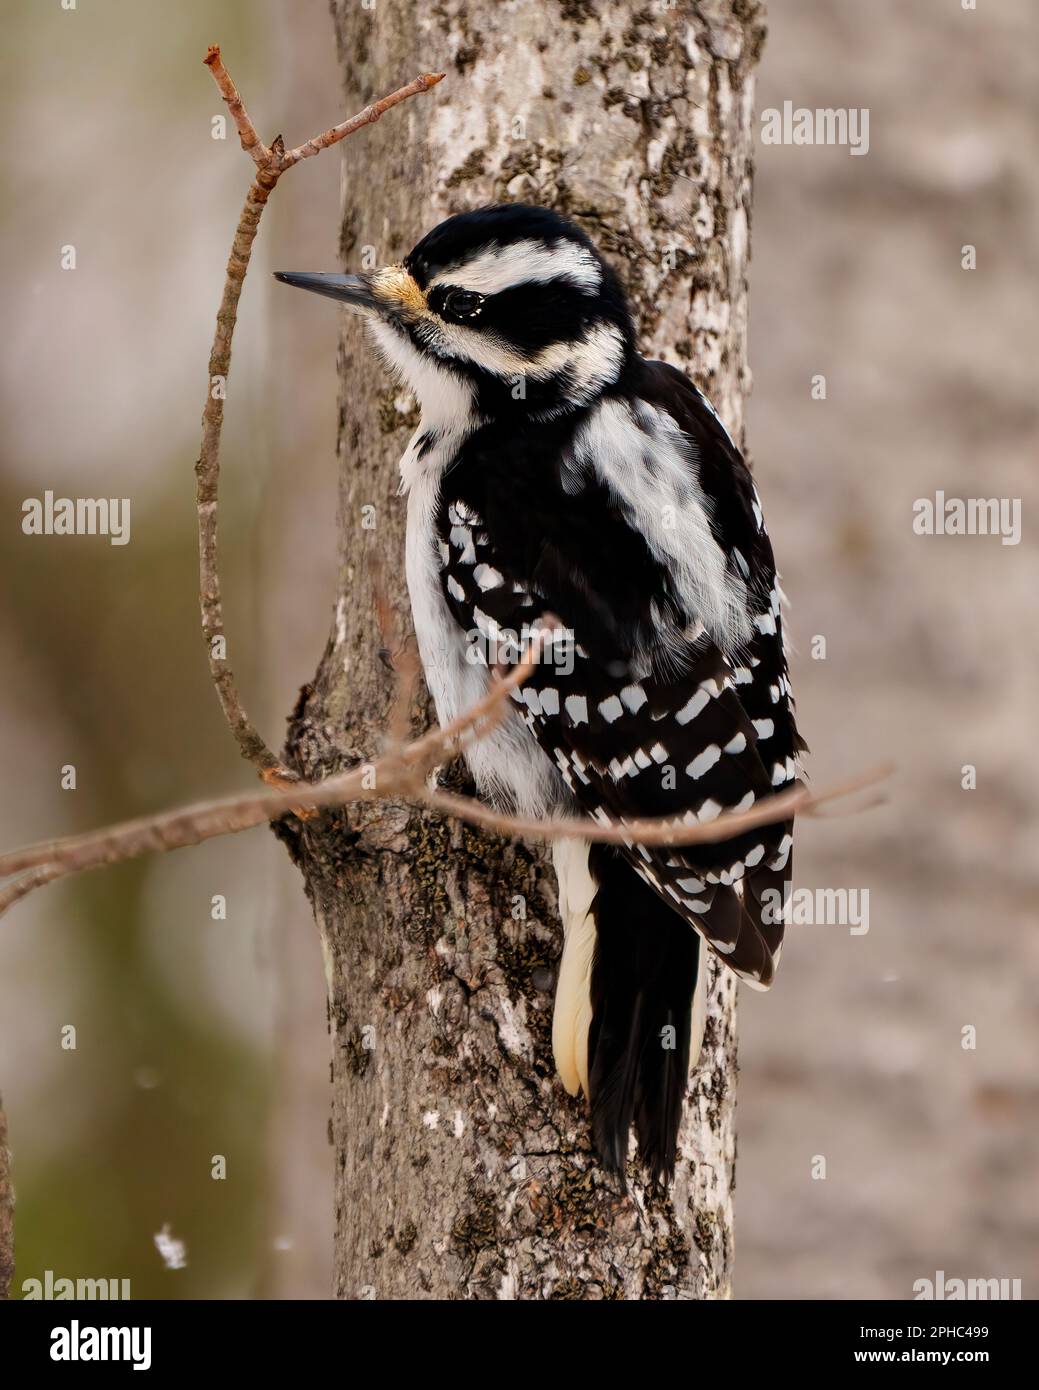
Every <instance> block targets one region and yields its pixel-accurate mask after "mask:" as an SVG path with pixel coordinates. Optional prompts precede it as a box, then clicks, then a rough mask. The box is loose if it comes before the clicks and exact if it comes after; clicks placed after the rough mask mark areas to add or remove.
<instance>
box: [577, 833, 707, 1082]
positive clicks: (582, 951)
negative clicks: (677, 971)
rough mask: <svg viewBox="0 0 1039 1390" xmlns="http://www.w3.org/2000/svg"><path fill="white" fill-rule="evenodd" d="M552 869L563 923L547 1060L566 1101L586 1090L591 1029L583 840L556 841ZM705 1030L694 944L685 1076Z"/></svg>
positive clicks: (591, 938) (591, 883)
mask: <svg viewBox="0 0 1039 1390" xmlns="http://www.w3.org/2000/svg"><path fill="white" fill-rule="evenodd" d="M552 863H553V865H554V867H555V871H556V880H557V882H558V884H559V913H560V916H561V917H562V919H563V956H562V960H561V962H560V966H559V980H558V983H557V984H556V1001H555V1008H554V1010H553V1014H552V1054H553V1056H554V1058H555V1063H556V1071H558V1072H559V1077H560V1080H561V1081H562V1083H563V1086H564V1087H565V1088H566V1090H567V1091H568V1092H569V1093H570V1095H572V1096H576V1095H577V1094H578V1092H579V1091H582V1090H583V1091H584V1093H585V1095H586V1096H587V1095H588V1094H589V1088H588V1030H589V1028H590V1027H591V1023H592V990H591V985H592V961H593V959H594V957H595V918H594V917H593V915H592V902H593V900H594V898H595V894H596V891H597V890H598V884H597V883H596V881H595V879H594V878H593V877H592V873H591V869H590V867H589V863H588V843H587V841H585V840H569V839H567V840H556V841H554V842H553V845H552ZM706 1024H707V950H706V947H705V945H704V941H703V938H702V937H701V938H700V964H699V969H698V970H697V973H696V992H695V993H694V995H693V1014H692V1020H691V1027H690V1037H689V1074H690V1075H692V1073H693V1072H694V1071H695V1070H696V1064H697V1062H698V1061H699V1059H700V1049H701V1047H702V1046H703V1035H704V1028H705V1027H706Z"/></svg>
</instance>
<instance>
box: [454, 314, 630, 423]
mask: <svg viewBox="0 0 1039 1390" xmlns="http://www.w3.org/2000/svg"><path fill="white" fill-rule="evenodd" d="M430 347H431V350H432V351H434V352H437V353H439V354H440V355H442V356H444V357H453V358H456V359H458V360H459V361H466V362H472V363H474V364H475V365H476V366H477V367H480V368H482V370H483V371H485V372H490V373H491V375H492V376H500V377H506V378H512V377H516V378H519V379H522V378H526V379H527V380H530V381H544V380H546V379H547V378H549V377H553V376H558V375H559V374H560V373H561V372H568V373H569V375H570V382H569V390H568V393H567V394H568V396H569V397H570V399H571V400H573V401H574V402H575V403H577V404H580V405H583V404H585V403H586V402H587V401H590V400H591V399H592V398H593V397H594V396H596V395H597V394H598V393H599V391H600V390H601V389H602V387H604V386H607V385H609V384H610V383H611V382H613V381H616V380H617V377H618V376H619V375H620V369H621V365H622V363H623V361H624V337H623V335H622V334H621V331H620V329H619V328H617V327H615V325H613V324H612V323H597V324H593V325H592V327H591V328H589V330H588V332H587V333H586V334H585V335H584V337H583V338H576V339H574V340H573V341H572V342H568V343H550V344H549V346H548V347H545V348H542V349H541V351H540V352H536V353H535V354H534V355H533V356H532V357H525V356H524V355H523V354H522V353H520V352H516V351H515V349H514V348H512V347H510V346H509V344H508V343H507V342H505V340H504V339H502V338H499V337H497V336H496V335H495V334H493V333H490V332H486V331H481V330H479V329H477V328H469V327H467V326H466V325H465V324H458V323H442V324H440V325H439V329H438V333H437V338H436V341H435V343H434V342H432V341H431V343H430Z"/></svg>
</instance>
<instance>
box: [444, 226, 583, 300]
mask: <svg viewBox="0 0 1039 1390" xmlns="http://www.w3.org/2000/svg"><path fill="white" fill-rule="evenodd" d="M543 280H569V281H570V282H571V283H572V284H574V285H576V286H577V288H578V289H581V290H586V291H588V292H589V293H592V294H594V293H595V291H596V290H598V288H599V286H600V285H601V284H602V269H601V267H600V265H599V262H598V261H597V260H596V259H595V256H594V255H593V254H592V252H591V251H589V250H588V248H587V247H586V246H579V245H578V243H577V242H575V241H568V240H567V239H566V238H565V237H560V238H558V239H557V240H555V241H551V242H547V243H546V242H544V241H536V240H528V241H513V242H510V243H509V245H508V246H498V245H496V244H495V243H492V244H491V245H490V246H489V247H488V248H487V249H486V250H485V251H482V252H481V253H480V254H479V255H478V256H476V257H475V258H474V259H473V260H471V261H468V262H462V264H460V265H456V266H454V267H451V268H448V269H447V270H441V271H438V273H437V274H436V275H434V276H433V278H432V279H431V280H430V282H429V284H428V285H427V287H426V288H427V292H428V291H429V290H431V289H432V288H433V287H434V285H456V286H457V287H458V288H459V289H464V290H475V291H476V292H477V293H478V294H497V293H498V291H499V290H507V289H511V288H512V287H513V286H516V285H526V284H529V283H530V282H531V281H543Z"/></svg>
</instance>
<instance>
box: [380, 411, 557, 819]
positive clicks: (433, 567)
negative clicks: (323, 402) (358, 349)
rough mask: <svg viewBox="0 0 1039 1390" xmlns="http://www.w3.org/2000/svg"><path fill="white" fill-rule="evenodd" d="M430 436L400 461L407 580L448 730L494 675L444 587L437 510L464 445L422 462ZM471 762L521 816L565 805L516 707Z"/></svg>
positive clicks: (443, 447)
mask: <svg viewBox="0 0 1039 1390" xmlns="http://www.w3.org/2000/svg"><path fill="white" fill-rule="evenodd" d="M425 433H426V429H425V427H424V426H421V425H420V426H419V429H418V430H417V432H416V434H415V437H414V438H413V439H412V441H411V443H410V444H409V446H408V449H407V451H406V453H405V455H404V458H403V459H402V460H401V473H402V477H403V478H404V480H405V484H406V486H407V490H408V493H407V495H408V516H407V539H406V543H405V552H404V554H405V575H406V578H407V583H408V596H409V597H410V599H411V613H412V619H413V621H414V624H415V635H416V638H417V640H418V648H419V656H420V657H421V659H422V669H423V672H424V673H425V677H426V685H427V686H428V687H429V693H430V694H431V695H432V697H433V703H434V705H435V706H436V712H437V719H438V721H439V723H440V724H441V725H444V724H447V723H449V722H450V721H451V720H452V719H456V718H457V717H458V716H459V715H460V714H464V713H465V711H466V710H468V709H471V708H472V706H473V705H475V704H476V703H477V701H478V700H480V699H481V698H482V697H483V696H484V695H485V694H486V693H487V689H488V684H489V680H490V672H489V670H488V668H487V666H486V664H485V663H484V662H483V661H482V660H481V661H474V659H473V658H474V655H478V654H480V653H481V652H482V646H481V644H480V643H479V642H472V641H470V640H468V638H467V634H466V632H465V631H464V630H463V629H462V628H461V627H460V626H459V624H458V623H457V622H456V621H455V618H454V615H453V614H452V612H451V610H450V608H449V607H448V605H447V600H446V599H445V597H444V591H443V588H442V587H441V582H440V556H439V553H438V546H437V540H438V537H437V532H436V515H437V504H438V502H439V498H440V481H441V477H442V474H443V471H444V469H445V468H446V467H447V465H448V464H449V463H450V461H451V459H452V458H453V457H454V453H455V450H456V448H457V446H458V439H457V437H456V436H452V437H450V438H448V439H445V440H442V441H441V442H440V443H438V444H437V445H435V446H434V448H433V449H432V450H429V451H427V453H426V454H425V456H424V457H423V458H422V460H421V462H420V463H419V462H418V454H419V447H418V445H419V441H420V440H421V439H422V438H423V436H424V435H425ZM466 760H467V762H468V763H469V767H470V769H471V770H472V774H473V777H474V779H475V781H476V784H477V786H478V788H479V789H480V791H481V792H483V793H484V794H485V795H488V796H491V797H493V798H495V799H496V800H499V801H502V802H505V803H507V804H511V805H512V806H514V807H515V808H516V809H517V810H518V811H520V812H521V813H522V814H525V815H531V816H541V815H544V814H545V812H546V811H549V810H551V809H552V808H553V807H556V806H559V805H560V804H562V803H563V802H564V801H565V789H564V787H563V783H562V780H561V778H560V776H559V773H558V772H557V771H556V769H555V767H554V766H553V765H552V764H551V763H550V762H549V760H548V758H547V757H546V755H545V754H544V752H543V751H542V749H541V747H540V746H539V744H538V743H537V741H536V740H535V738H534V736H533V734H532V733H531V732H530V730H529V729H528V728H527V727H526V725H525V724H524V723H523V722H522V720H521V719H520V718H519V717H518V716H517V714H516V713H515V712H514V710H513V709H512V708H511V707H510V709H509V711H508V712H507V714H506V716H505V718H504V720H503V721H502V722H501V723H500V724H499V725H498V726H497V727H496V728H495V729H493V730H492V731H491V732H490V733H489V734H487V735H486V736H485V737H483V738H481V739H479V740H478V741H476V742H474V743H472V744H471V746H470V747H469V748H468V750H467V752H466Z"/></svg>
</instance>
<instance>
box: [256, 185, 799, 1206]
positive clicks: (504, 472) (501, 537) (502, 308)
mask: <svg viewBox="0 0 1039 1390" xmlns="http://www.w3.org/2000/svg"><path fill="white" fill-rule="evenodd" d="M280 278H282V279H285V280H287V281H288V282H289V283H293V284H298V285H301V286H302V287H304V288H308V289H314V290H317V291H319V292H321V293H324V294H328V295H330V296H332V297H333V298H337V299H340V300H342V301H344V302H346V303H349V304H352V305H354V306H355V307H357V308H358V309H360V310H361V311H362V312H363V313H364V314H365V316H366V318H367V319H368V321H369V324H370V325H371V327H372V329H373V332H374V335H375V338H376V341H377V342H378V344H379V347H380V349H381V351H382V353H383V354H384V356H385V357H386V359H387V361H388V362H389V363H390V365H391V366H392V367H393V368H395V369H396V370H397V371H398V372H399V373H400V374H401V375H402V376H403V377H404V378H405V380H406V381H407V382H408V384H409V385H410V386H411V387H412V388H413V389H414V390H415V392H416V394H417V395H418V398H419V401H420V404H421V408H422V418H421V424H420V426H419V428H418V430H417V431H416V433H415V436H414V438H413V439H412V441H411V443H410V444H409V446H408V449H407V451H406V453H405V455H404V457H403V459H402V461H401V475H402V490H403V491H405V492H406V493H407V547H406V568H407V580H408V589H409V593H410V596H411V602H412V608H413V615H414V621H415V629H416V634H417V638H418V643H419V650H420V653H421V657H422V662H423V667H424V670H425V675H426V680H427V683H428V685H429V688H430V691H431V693H432V695H433V698H434V701H435V704H436V709H437V714H438V717H439V718H440V720H441V722H447V721H448V720H449V719H451V718H453V717H454V716H455V715H457V714H460V713H462V712H463V711H464V710H465V709H467V708H468V707H469V706H471V705H472V704H473V703H475V701H476V700H477V699H478V698H479V697H480V696H481V695H482V694H483V693H485V691H486V688H487V682H488V680H489V679H490V668H492V667H493V666H494V665H495V664H497V663H500V662H502V661H503V660H515V659H516V656H517V650H516V646H515V642H516V640H517V639H518V638H520V637H522V635H524V634H525V633H529V632H530V631H531V630H532V629H533V627H534V626H535V625H536V624H537V622H538V620H539V619H540V617H541V616H542V615H543V614H546V613H551V614H554V615H556V616H557V617H558V618H559V619H560V620H561V621H562V623H563V624H564V626H565V628H566V629H567V630H568V631H569V632H570V633H572V635H573V642H572V645H571V647H570V650H569V651H567V652H563V653H562V654H561V651H560V648H559V647H558V646H555V647H552V648H550V649H549V651H548V652H547V653H546V655H545V659H544V660H543V661H542V662H541V663H540V664H539V665H538V666H537V667H536V668H535V670H534V673H533V675H532V676H531V677H530V678H529V679H528V680H527V681H526V683H525V684H524V686H523V687H522V688H521V689H520V690H517V691H515V692H513V699H514V700H515V702H516V706H517V708H516V710H515V711H514V714H513V716H512V717H510V719H508V720H507V721H506V722H504V723H503V724H502V725H500V726H499V727H498V728H497V729H496V730H495V731H494V732H493V733H492V734H491V735H490V736H489V737H487V738H486V739H484V740H482V741H480V742H478V743H476V744H475V745H474V746H473V748H472V750H471V752H470V754H469V761H470V764H471V767H472V771H473V774H474V777H475V780H476V782H477V785H478V787H479V788H480V789H481V791H482V792H483V793H484V794H485V795H487V796H489V797H491V798H492V799H494V800H495V801H496V802H497V803H499V804H501V805H504V806H507V807H515V808H516V809H518V810H519V811H521V812H523V813H526V814H533V815H538V816H541V815H546V814H551V813H571V814H573V813H584V814H587V815H589V816H592V817H594V818H596V819H599V820H601V821H603V822H606V821H623V820H625V819H630V818H634V817H642V816H664V817H675V818H678V819H680V820H684V821H686V822H689V821H697V820H699V821H706V820H711V819H713V818H715V817H716V816H718V815H719V814H720V813H721V812H722V811H723V810H728V809H746V808H748V807H749V806H751V805H752V804H753V803H754V802H756V801H758V800H760V799H761V798H763V797H767V796H768V795H770V794H771V793H772V792H774V791H776V790H781V789H783V788H786V787H788V786H789V785H790V784H791V783H792V782H793V781H794V780H795V778H796V776H797V764H796V759H797V756H798V753H799V752H800V751H801V750H802V749H803V747H804V744H803V743H802V741H801V739H800V738H799V736H798V734H797V730H796V727H795V722H794V708H793V701H792V699H791V694H790V685H789V680H788V675H787V662H786V656H785V651H784V645H783V621H782V615H781V612H780V599H781V594H780V590H779V586H778V581H777V577H776V572H775V565H774V562H773V557H772V549H771V545H770V543H769V539H768V535H767V533H766V531H765V527H764V521H763V518H762V512H761V505H760V501H759V498H758V495H757V492H756V490H755V487H754V484H753V481H752V479H751V477H750V474H749V472H748V470H747V468H746V466H745V465H744V462H743V459H742V458H741V456H740V453H739V451H738V450H737V448H736V447H735V445H734V444H733V442H732V440H731V439H730V437H729V435H728V434H727V432H726V430H725V428H724V426H723V425H722V424H721V422H720V420H719V419H718V417H717V415H716V414H715V412H714V410H713V409H712V407H711V406H710V404H709V403H708V402H707V400H706V399H705V398H704V396H703V395H702V394H701V393H700V392H699V391H698V390H697V389H696V387H695V386H693V385H692V384H691V383H690V382H689V381H688V380H687V379H686V378H685V377H684V376H683V375H682V374H681V372H679V371H677V370H676V369H675V368H674V367H670V366H667V365H665V364H664V363H662V362H653V361H647V360H645V359H643V358H642V357H641V356H639V354H638V352H637V351H636V347H635V342H634V333H633V328H632V323H631V318H630V315H629V312H628V309H627V305H626V303H625V300H624V296H623V294H622V292H621V290H620V287H619V284H618V281H617V279H616V276H615V275H614V273H613V272H612V270H611V269H610V267H609V266H608V265H607V263H606V262H605V261H604V260H603V259H602V258H601V257H600V256H599V254H598V253H597V252H596V250H595V248H594V247H593V246H592V244H591V243H590V242H589V241H588V239H587V238H586V237H585V236H584V234H583V233H582V232H580V231H579V230H578V229H577V228H575V227H574V226H572V225H571V224H570V223H568V222H566V221H565V220H563V219H562V218H560V217H558V216H557V215H556V214H554V213H552V212H549V211H547V210H545V209H542V208H532V207H526V206H521V205H503V206H499V207H492V208H485V209H482V210H480V211H478V212H472V213H466V214H462V215H461V216H458V217H454V218H451V219H449V220H448V221H447V222H444V223H443V224H441V225H440V226H439V227H437V228H436V229H435V230H434V231H432V232H430V233H429V234H428V235H427V236H426V237H425V238H423V240H422V241H420V242H419V243H418V245H417V246H416V247H415V249H414V250H413V251H412V252H411V254H410V255H409V256H408V257H407V258H406V260H405V261H404V263H403V265H402V266H397V267H391V268H390V269H388V270H385V271H381V272H379V273H378V274H376V275H374V276H370V277H361V276H340V275H331V276H311V275H284V276H281V277H280ZM791 847H792V824H791V823H790V822H781V823H778V824H775V825H772V826H769V827H765V828H763V829H759V830H755V831H752V832H749V833H747V834H744V835H741V836H739V837H737V838H734V839H730V840H727V841H724V842H722V843H719V844H710V845H691V846H685V847H672V846H669V847H663V848H649V847H645V846H639V845H631V846H627V847H624V848H608V847H605V846H591V847H589V846H588V845H587V844H586V843H583V842H575V841H561V842H558V843H557V844H556V846H555V851H554V860H555V865H556V869H557V874H558V878H559V895H560V908H561V912H562V915H563V920H564V928H565V946H564V953H563V957H562V962H561V967H560V975H559V981H558V985H557V991H556V1004H555V1013H554V1021H553V1046H554V1051H555V1057H556V1063H557V1067H558V1069H559V1072H560V1076H561V1078H562V1080H563V1082H564V1085H565V1086H566V1087H567V1089H568V1090H569V1091H570V1092H571V1093H576V1092H577V1091H578V1090H579V1089H581V1090H583V1091H584V1092H585V1094H586V1095H587V1096H588V1098H589V1101H590V1105H591V1117H592V1130H593V1135H594V1139H595V1143H596V1146H597V1149H598V1151H599V1154H600V1156H601V1158H602V1161H603V1162H604V1164H605V1165H606V1166H607V1167H608V1168H609V1169H611V1170H613V1171H617V1172H620V1173H622V1174H623V1171H624V1168H625V1164H626V1158H627V1148H628V1135H629V1129H630V1127H631V1126H632V1125H634V1127H635V1130H636V1134H637V1137H638V1143H639V1152H640V1157H641V1159H642V1161H643V1163H644V1164H645V1165H646V1167H647V1169H648V1170H649V1172H650V1174H651V1176H652V1177H653V1178H655V1179H657V1180H663V1179H666V1178H667V1177H668V1176H669V1175H670V1174H671V1172H672V1171H673V1168H674V1163H675V1158H676V1142H677V1132H678V1125H679V1120H680V1116H681V1104H682V1097H683V1095H684V1093H685V1089H686V1080H687V1074H688V1070H689V1067H690V1065H691V1064H692V1063H694V1062H695V1060H696V1057H697V1055H698V1052H699V1047H700V1039H701V1036H702V1029H703V999H704V984H705V978H706V976H705V971H704V968H703V957H702V953H701V951H700V948H699V943H700V941H701V940H703V941H705V942H706V943H707V945H708V946H709V947H710V948H711V949H712V950H713V951H714V952H715V953H716V954H717V955H718V957H719V958H720V959H721V960H722V961H724V962H725V964H726V965H728V966H729V967H730V968H731V969H733V970H734V971H735V972H736V973H737V974H738V975H739V976H740V978H741V979H744V980H746V981H747V982H748V983H749V984H751V985H754V986H756V987H759V988H767V987H768V986H769V985H770V984H771V983H772V979H773V976H774V973H775V969H776V965H777V964H778V961H779V954H780V949H781V946H782V933H783V922H782V919H781V915H780V914H779V913H777V912H776V911H775V905H776V903H777V902H779V903H781V902H782V901H783V889H784V883H785V882H786V881H787V880H788V879H789V877H790V873H791ZM770 890H771V891H770Z"/></svg>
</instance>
